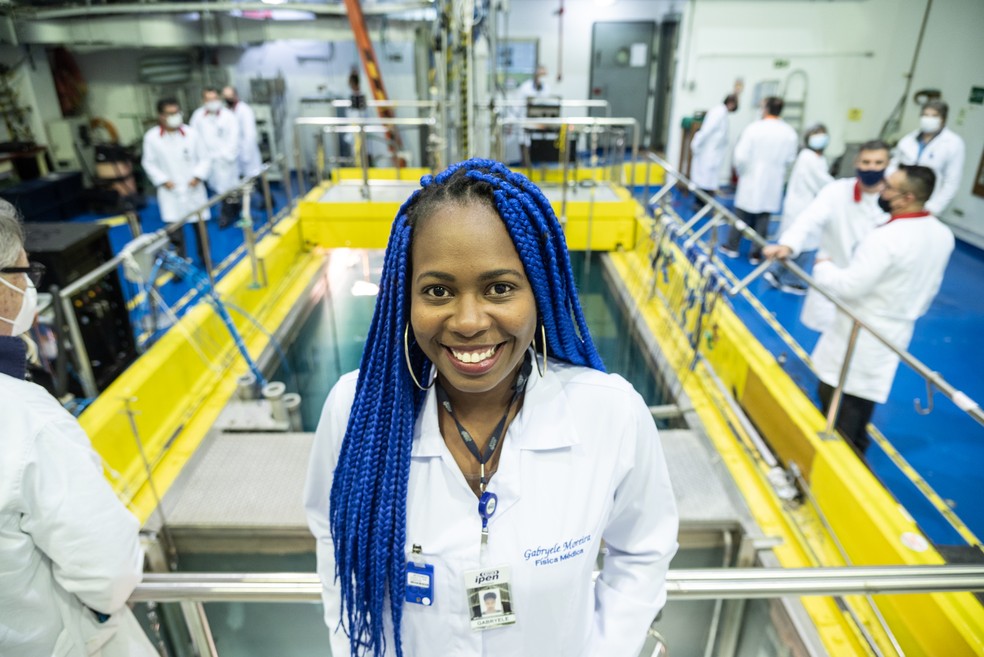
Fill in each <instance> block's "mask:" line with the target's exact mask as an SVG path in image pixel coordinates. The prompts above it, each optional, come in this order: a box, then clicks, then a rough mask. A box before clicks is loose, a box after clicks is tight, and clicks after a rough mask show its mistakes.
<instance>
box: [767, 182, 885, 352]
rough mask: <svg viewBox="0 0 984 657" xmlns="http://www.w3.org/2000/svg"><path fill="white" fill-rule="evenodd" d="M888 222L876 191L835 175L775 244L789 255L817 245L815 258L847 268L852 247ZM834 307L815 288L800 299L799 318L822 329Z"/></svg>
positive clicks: (808, 325) (828, 321)
mask: <svg viewBox="0 0 984 657" xmlns="http://www.w3.org/2000/svg"><path fill="white" fill-rule="evenodd" d="M886 221H888V215H887V214H886V213H885V212H883V211H882V209H881V208H879V207H878V194H875V193H873V194H864V193H862V192H861V188H860V186H859V184H858V181H857V178H839V179H838V180H835V181H834V182H832V183H830V184H829V185H827V186H826V187H824V188H823V189H821V190H820V193H818V194H817V197H816V198H815V199H813V201H812V202H811V203H810V204H809V205H808V206H806V209H805V210H803V212H801V213H800V214H799V216H797V217H796V218H795V219H794V220H793V221H792V223H791V224H790V226H789V228H787V229H786V230H785V231H783V232H782V233H781V234H780V236H779V244H783V245H785V246H788V247H789V248H790V249H792V250H793V255H799V254H800V253H801V252H802V251H805V250H808V249H809V248H812V247H813V245H818V248H819V252H818V253H817V257H818V258H830V261H831V262H832V263H833V264H834V266H836V267H847V265H848V263H850V262H851V257H852V256H853V255H854V249H855V247H856V246H857V245H858V243H859V242H860V241H861V240H862V239H864V238H865V237H866V236H867V235H868V233H870V232H871V231H872V230H874V229H875V228H876V227H877V226H880V225H881V224H883V223H885V222H886ZM835 314H837V307H836V306H834V304H833V303H831V302H830V301H828V300H827V298H826V297H824V296H823V295H821V294H820V293H819V292H817V291H816V290H813V289H811V290H809V291H808V292H807V293H806V299H804V300H803V310H802V312H801V313H800V321H801V322H802V323H803V325H804V326H806V327H807V328H809V329H813V330H814V331H821V332H822V331H825V330H826V329H827V328H828V327H829V326H830V325H831V324H832V323H833V321H834V315H835Z"/></svg>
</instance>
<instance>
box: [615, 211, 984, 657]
mask: <svg viewBox="0 0 984 657" xmlns="http://www.w3.org/2000/svg"><path fill="white" fill-rule="evenodd" d="M637 233H638V234H639V235H648V234H649V227H648V225H643V226H640V227H639V229H638V230H637ZM668 248H669V251H670V252H671V253H672V264H670V265H669V266H668V268H667V272H666V274H667V276H666V277H667V280H664V278H663V273H662V270H661V268H660V267H657V271H656V281H655V289H656V290H658V292H659V296H662V298H664V299H666V300H667V301H668V302H669V304H670V307H669V308H667V307H666V306H664V305H663V304H662V303H661V302H660V301H659V296H657V297H656V298H653V299H651V298H650V290H651V289H652V286H653V274H652V271H651V265H650V260H649V257H650V254H651V253H652V252H653V250H654V249H653V245H652V244H651V243H649V240H648V239H642V240H640V243H639V245H637V248H636V249H635V250H633V251H631V252H627V253H621V254H613V256H612V259H613V262H614V264H615V266H616V268H617V270H618V271H619V274H620V276H621V277H622V279H623V280H624V281H625V283H626V285H628V286H629V289H630V290H631V291H632V294H633V298H635V299H636V300H637V301H638V302H639V305H640V311H641V313H642V316H643V317H644V318H646V320H647V323H649V325H650V329H651V331H652V333H653V336H654V337H655V338H656V339H657V340H658V342H659V344H660V347H661V349H662V350H663V352H664V354H665V355H666V356H667V358H668V360H669V362H670V363H671V364H672V365H673V366H674V369H676V370H677V374H678V375H679V376H680V379H681V380H682V382H683V388H684V391H685V392H686V393H687V394H688V396H689V397H690V399H691V401H692V402H693V403H694V407H695V410H696V411H697V413H698V415H699V416H700V418H701V421H702V423H703V424H704V427H705V429H706V430H707V433H708V435H709V437H710V438H711V441H712V442H713V443H714V444H715V447H716V448H717V450H718V452H719V453H720V454H721V457H722V460H723V462H724V463H725V464H726V465H727V467H728V468H729V471H730V472H731V473H732V476H733V477H734V479H735V482H736V484H737V485H738V487H739V489H740V490H741V492H742V494H743V496H744V497H745V499H746V501H747V502H748V504H749V507H750V509H751V511H752V513H753V515H754V517H755V519H756V522H757V523H758V524H759V526H760V527H761V528H762V530H763V531H764V532H766V533H767V534H770V535H776V536H781V537H782V538H783V544H782V545H781V546H780V547H779V548H777V549H776V550H775V554H776V557H777V558H778V559H779V561H780V563H781V564H782V565H783V566H785V567H802V566H810V565H819V564H822V565H830V566H834V565H841V564H843V559H842V558H841V556H840V554H839V552H838V550H837V549H836V546H835V544H834V542H833V540H832V538H831V537H830V536H829V535H828V534H827V532H826V530H825V528H824V527H823V525H822V522H821V521H820V518H819V516H817V514H816V513H814V512H813V510H812V509H811V508H810V507H809V505H803V506H801V507H799V508H798V509H794V508H785V507H784V506H783V505H782V504H781V502H780V501H779V500H778V499H777V498H776V496H775V495H774V493H773V491H772V490H771V488H770V486H769V485H768V483H767V480H766V477H765V471H766V468H765V465H764V464H763V463H762V462H760V461H758V460H757V459H755V457H753V456H752V455H751V451H750V448H749V444H748V442H747V438H746V437H745V436H743V431H742V430H741V428H740V425H739V423H738V422H737V421H736V420H735V419H733V418H729V416H730V409H729V408H728V406H727V404H726V402H725V400H722V399H720V398H719V397H720V393H719V392H718V391H717V388H716V386H714V385H713V384H712V383H711V381H710V378H709V376H707V373H706V372H705V371H704V370H703V366H702V364H699V365H698V366H697V368H696V369H695V370H694V371H693V372H691V373H689V374H688V372H687V370H688V367H689V364H690V363H691V362H692V358H693V352H692V349H691V348H690V344H689V342H688V341H687V340H686V336H685V335H684V331H683V330H682V329H680V327H679V326H678V325H677V318H678V317H679V316H680V314H681V312H682V311H683V309H684V308H685V306H686V304H687V299H688V290H687V289H686V286H685V285H684V280H689V282H690V286H691V287H693V286H696V284H697V283H698V279H697V275H696V274H697V273H696V272H695V271H694V270H693V268H692V267H691V266H690V265H689V263H687V261H686V259H685V257H684V255H683V253H682V252H681V251H680V250H679V249H678V248H676V247H675V246H673V245H668ZM666 262H670V261H669V260H667V261H666ZM687 319H688V321H687V322H685V323H684V326H685V327H686V329H688V330H692V329H693V325H694V320H695V319H696V313H695V312H692V313H691V314H690V315H688V316H687ZM703 332H704V335H703V336H701V350H702V351H701V353H702V354H703V355H704V356H705V358H706V359H707V360H708V362H710V363H711V365H712V366H713V368H714V371H715V373H716V374H717V375H718V376H719V378H720V379H721V380H722V381H723V383H724V386H725V388H726V389H728V390H733V391H734V392H735V395H736V398H737V399H738V401H739V402H740V403H741V406H742V407H743V409H744V411H745V413H746V414H747V415H748V417H749V418H750V419H751V421H752V423H753V424H754V425H755V426H756V427H757V429H758V431H759V433H760V434H761V435H762V436H763V437H764V438H765V439H766V441H767V442H768V443H769V445H770V446H771V447H772V449H773V450H774V451H775V452H776V454H777V456H778V457H779V458H780V459H781V460H783V461H784V462H785V463H787V464H788V463H789V462H791V461H795V462H796V463H797V464H798V465H799V466H800V468H801V469H802V470H803V473H804V476H805V477H806V478H807V479H808V481H809V484H810V488H811V492H812V495H813V496H814V498H815V499H816V501H817V504H818V506H819V507H820V509H821V510H822V511H823V512H824V514H825V516H826V518H827V520H828V522H830V523H831V525H832V527H833V530H834V531H835V533H836V535H837V537H838V539H839V540H840V542H841V543H842V544H843V546H844V548H845V550H846V552H847V554H848V556H849V558H850V560H851V563H854V564H857V565H910V564H911V565H918V564H939V563H943V558H942V557H941V555H940V554H939V553H938V552H937V551H936V550H935V549H933V548H932V547H930V546H928V544H927V545H926V546H925V549H921V548H920V547H918V546H917V547H916V548H913V547H909V545H913V546H916V545H917V544H916V543H915V542H913V541H912V540H910V539H911V537H921V533H920V532H919V529H918V527H917V526H916V525H915V523H914V522H913V521H912V519H911V518H910V517H909V516H908V514H906V513H905V512H904V510H902V509H901V508H900V507H899V505H898V503H897V502H896V501H895V500H894V499H893V498H892V497H891V495H889V493H888V492H887V491H886V490H885V489H884V488H883V487H882V486H881V484H880V483H879V482H878V481H877V480H876V479H875V477H874V476H873V475H872V473H871V472H870V471H869V470H868V469H867V467H865V466H864V464H863V463H861V462H860V461H859V460H858V459H857V457H856V456H855V455H854V453H853V452H852V451H851V449H850V448H849V447H848V446H847V445H846V443H844V442H843V441H842V440H839V439H838V440H833V441H825V440H822V439H821V438H820V437H819V432H820V431H821V430H822V429H823V428H824V419H823V417H822V415H821V414H820V412H819V411H818V410H817V409H816V407H814V406H813V404H812V403H811V402H810V400H809V399H808V398H807V397H806V396H805V395H804V394H803V393H802V392H801V391H800V390H799V388H798V387H797V386H796V384H795V383H794V382H793V381H792V380H791V379H790V378H789V377H788V376H787V375H786V373H785V372H784V371H783V370H782V368H781V366H780V365H779V364H778V363H777V362H776V360H775V358H773V357H772V355H771V354H769V352H768V351H767V350H765V348H764V347H763V346H762V345H761V344H760V343H758V341H757V340H756V339H755V338H754V336H753V335H752V334H751V332H750V331H749V330H748V328H747V327H745V326H744V324H742V323H741V322H740V321H739V320H738V318H737V316H736V315H735V314H734V312H733V311H732V310H731V309H730V308H729V307H727V305H726V304H725V303H724V302H723V301H722V302H721V303H718V304H716V305H715V307H714V310H713V312H712V313H711V314H710V316H709V318H708V319H707V320H705V324H704V331H703ZM736 437H737V440H736ZM848 601H849V603H850V604H851V606H852V608H853V609H854V611H855V613H857V614H858V616H859V617H860V618H861V622H863V623H864V624H865V627H866V629H867V630H868V631H869V632H870V633H871V634H872V635H873V636H874V637H875V639H876V641H877V643H878V644H879V646H880V647H881V648H882V650H883V651H885V652H886V653H887V654H892V647H891V644H890V643H889V639H888V637H887V635H886V634H885V633H884V632H882V631H881V630H880V627H879V625H878V623H877V618H876V617H875V615H874V613H873V611H872V610H871V609H870V607H869V605H868V604H867V601H866V600H865V599H864V598H856V597H851V598H849V599H848ZM803 602H804V605H805V606H806V608H807V610H808V611H809V613H810V614H811V617H812V618H813V620H814V622H815V623H817V627H818V629H819V630H820V634H821V637H822V639H823V641H824V642H825V644H826V645H827V648H828V650H829V651H830V654H836V655H845V654H857V655H865V654H868V653H867V649H866V648H864V647H863V646H862V642H861V641H860V639H859V636H860V634H859V632H858V628H856V627H854V625H853V622H852V621H850V620H849V619H848V617H846V616H845V615H844V614H842V613H841V611H840V610H839V609H838V608H837V607H836V605H833V601H832V600H831V599H829V598H804V600H803ZM878 604H879V609H880V610H881V612H882V613H883V615H884V616H885V617H886V619H887V622H888V623H889V626H890V627H891V629H892V631H893V632H894V634H895V635H896V638H897V639H898V640H899V641H900V643H901V645H902V647H903V648H904V649H905V652H906V654H907V655H910V656H927V657H928V656H929V655H937V654H946V655H961V656H963V655H982V654H984V608H982V607H981V604H980V603H979V602H978V601H977V599H976V598H975V597H974V596H972V595H970V594H966V593H956V594H934V595H898V596H879V597H878ZM929 624H932V625H933V629H932V630H929V629H928V628H927V626H928V625H929ZM941 650H942V652H941Z"/></svg>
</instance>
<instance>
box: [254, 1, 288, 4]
mask: <svg viewBox="0 0 984 657" xmlns="http://www.w3.org/2000/svg"><path fill="white" fill-rule="evenodd" d="M260 2H262V3H263V4H265V5H282V4H284V3H286V2H287V0H260Z"/></svg>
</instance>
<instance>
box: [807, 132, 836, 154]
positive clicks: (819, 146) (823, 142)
mask: <svg viewBox="0 0 984 657" xmlns="http://www.w3.org/2000/svg"><path fill="white" fill-rule="evenodd" d="M806 143H807V145H809V147H810V148H812V149H813V150H815V151H822V150H823V149H825V148H827V144H829V143H830V135H828V134H824V133H822V132H818V133H817V134H815V135H810V138H809V139H807V140H806Z"/></svg>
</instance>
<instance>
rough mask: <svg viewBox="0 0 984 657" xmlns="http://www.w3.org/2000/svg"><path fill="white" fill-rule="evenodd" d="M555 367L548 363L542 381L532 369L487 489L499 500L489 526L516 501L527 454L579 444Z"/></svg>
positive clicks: (535, 370)
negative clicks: (521, 405)
mask: <svg viewBox="0 0 984 657" xmlns="http://www.w3.org/2000/svg"><path fill="white" fill-rule="evenodd" d="M556 367H557V366H556V365H555V364H554V363H550V364H549V367H548V368H547V372H546V374H545V375H544V376H543V377H542V378H541V377H540V374H539V372H538V371H537V369H536V368H535V367H534V368H533V372H532V373H531V374H530V380H529V382H528V383H527V387H526V397H525V399H524V400H523V408H522V410H521V411H520V413H519V415H518V416H517V417H516V419H515V420H513V422H512V424H511V425H510V427H509V430H508V431H507V433H506V440H505V441H504V442H503V443H502V456H501V459H500V463H499V471H498V472H497V473H496V475H495V477H494V478H493V479H492V484H491V485H490V487H489V490H491V491H492V492H494V493H495V494H496V495H498V496H499V500H498V505H497V508H496V513H495V515H494V516H493V517H492V522H493V523H494V522H495V521H496V520H500V519H501V518H502V517H503V516H505V515H506V514H507V513H508V512H509V509H510V508H512V507H513V506H514V505H515V504H516V502H518V501H519V498H520V495H521V493H522V490H521V483H522V475H523V472H524V466H525V467H526V468H529V464H528V463H526V461H528V460H529V459H531V458H533V455H531V454H529V452H539V451H548V450H555V449H568V448H570V447H571V446H573V445H577V444H578V443H580V439H579V435H578V433H577V428H576V427H575V426H574V424H573V422H572V421H571V419H570V418H571V412H570V408H569V406H568V401H567V395H566V394H565V393H564V389H563V386H562V385H561V380H560V377H559V376H557V373H556V372H555V371H553V370H552V369H551V368H554V369H556Z"/></svg>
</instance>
